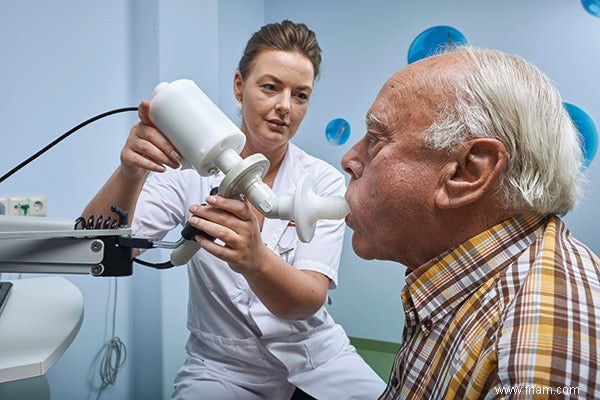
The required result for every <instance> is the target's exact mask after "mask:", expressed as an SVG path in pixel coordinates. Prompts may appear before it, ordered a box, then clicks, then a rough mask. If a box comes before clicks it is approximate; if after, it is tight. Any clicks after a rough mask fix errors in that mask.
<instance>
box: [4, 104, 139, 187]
mask: <svg viewBox="0 0 600 400" xmlns="http://www.w3.org/2000/svg"><path fill="white" fill-rule="evenodd" d="M137 110H138V108H137V107H124V108H117V109H114V110H110V111H107V112H104V113H102V114H98V115H96V116H94V117H92V118H90V119H88V120H86V121H83V122H82V123H80V124H79V125H77V126H75V127H73V128H71V129H69V130H68V131H67V132H65V133H63V134H62V135H61V136H59V137H58V138H56V139H55V140H54V141H52V142H51V143H49V144H48V145H46V146H45V147H44V148H43V149H41V150H40V151H38V152H37V153H35V154H34V155H32V156H31V157H29V158H28V159H26V160H25V161H23V162H22V163H20V164H19V165H17V166H16V167H14V168H13V169H11V170H10V171H8V172H7V173H6V174H4V175H2V177H0V183H2V182H4V181H5V180H6V179H8V178H9V177H10V176H12V175H13V174H14V173H16V172H17V171H19V170H20V169H21V168H23V167H25V166H26V165H27V164H29V163H30V162H32V161H33V160H35V159H36V158H38V157H39V156H41V155H42V154H44V153H45V152H47V151H48V150H50V149H51V148H52V147H54V146H56V145H57V144H58V143H60V142H62V141H63V140H64V139H66V138H67V137H69V136H71V134H73V133H74V132H76V131H78V130H79V129H81V128H83V127H84V126H86V125H89V124H91V123H92V122H94V121H97V120H99V119H102V118H104V117H108V116H109V115H113V114H118V113H123V112H130V111H137Z"/></svg>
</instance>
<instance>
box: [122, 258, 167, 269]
mask: <svg viewBox="0 0 600 400" xmlns="http://www.w3.org/2000/svg"><path fill="white" fill-rule="evenodd" d="M132 261H134V262H136V263H138V264H140V265H143V266H145V267H152V268H156V269H168V268H173V264H172V263H171V261H165V262H162V263H152V262H149V261H145V260H142V259H139V258H137V257H134V258H133V259H132Z"/></svg>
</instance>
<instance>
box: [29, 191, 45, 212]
mask: <svg viewBox="0 0 600 400" xmlns="http://www.w3.org/2000/svg"><path fill="white" fill-rule="evenodd" d="M47 212H48V210H47V202H46V196H29V214H28V215H30V216H33V217H45V216H46V214H47Z"/></svg>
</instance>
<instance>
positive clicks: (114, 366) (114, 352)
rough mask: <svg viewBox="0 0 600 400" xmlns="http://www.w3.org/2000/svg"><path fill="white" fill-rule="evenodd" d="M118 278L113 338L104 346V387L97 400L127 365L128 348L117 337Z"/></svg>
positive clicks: (102, 366)
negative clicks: (124, 365)
mask: <svg viewBox="0 0 600 400" xmlns="http://www.w3.org/2000/svg"><path fill="white" fill-rule="evenodd" d="M117 289H118V287H117V277H115V297H114V304H113V316H112V337H111V339H110V340H109V341H108V342H106V343H105V344H104V346H103V347H104V355H103V356H102V362H101V363H100V378H101V379H102V385H101V386H100V390H99V391H98V396H97V397H96V400H99V399H100V396H102V393H103V392H104V389H106V388H107V387H108V386H109V385H114V384H115V383H116V381H117V375H118V373H119V369H120V368H121V367H122V366H123V364H125V361H126V360H127V347H125V344H124V343H123V342H122V341H121V339H120V338H118V337H116V336H115V327H116V318H117Z"/></svg>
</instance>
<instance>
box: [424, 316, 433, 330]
mask: <svg viewBox="0 0 600 400" xmlns="http://www.w3.org/2000/svg"><path fill="white" fill-rule="evenodd" d="M432 326H433V324H432V323H431V319H429V318H425V319H424V320H423V327H424V328H425V329H427V330H430V329H431V327H432Z"/></svg>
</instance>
